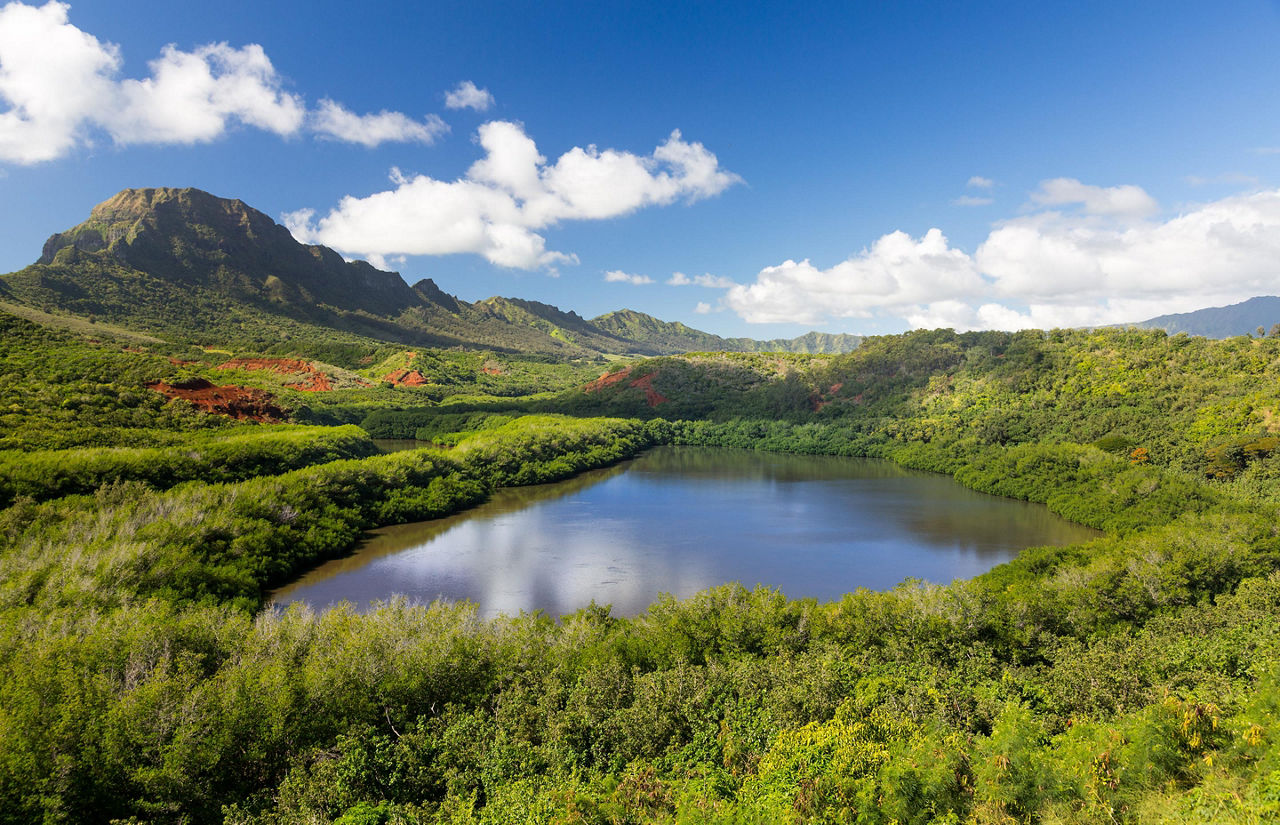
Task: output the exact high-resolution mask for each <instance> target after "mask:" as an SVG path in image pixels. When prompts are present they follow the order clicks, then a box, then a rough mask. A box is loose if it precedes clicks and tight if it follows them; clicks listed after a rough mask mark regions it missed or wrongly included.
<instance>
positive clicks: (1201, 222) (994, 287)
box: [725, 182, 1280, 329]
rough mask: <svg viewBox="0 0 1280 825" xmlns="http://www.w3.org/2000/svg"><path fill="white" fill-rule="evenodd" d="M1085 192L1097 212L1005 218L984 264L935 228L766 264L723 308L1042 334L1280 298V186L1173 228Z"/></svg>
mask: <svg viewBox="0 0 1280 825" xmlns="http://www.w3.org/2000/svg"><path fill="white" fill-rule="evenodd" d="M1048 183H1052V182H1048ZM1133 190H1136V192H1137V193H1140V196H1139V195H1138V194H1135V193H1134V191H1133ZM1040 191H1041V192H1054V191H1058V192H1062V189H1061V188H1058V189H1055V187H1053V186H1042V188H1041V190H1040ZM1099 193H1101V194H1099ZM1075 195H1085V196H1088V198H1092V199H1093V204H1092V205H1090V204H1089V203H1088V202H1087V201H1086V200H1083V199H1081V198H1078V197H1075V196H1073V197H1072V198H1071V199H1070V200H1063V201H1061V202H1069V203H1085V211H1084V212H1082V213H1078V214H1077V213H1072V214H1064V213H1060V212H1057V211H1053V210H1043V211H1040V212H1037V213H1033V214H1030V215H1024V216H1021V217H1017V218H1014V219H1011V220H1007V221H1004V222H1002V223H1000V224H998V225H997V226H996V227H995V229H993V230H992V231H991V232H990V234H989V235H988V236H987V238H986V240H985V241H984V242H983V243H982V244H981V245H980V246H979V247H978V250H977V251H976V252H975V253H974V254H973V255H968V254H966V253H965V252H963V251H961V250H958V249H953V248H951V247H950V246H949V245H948V244H947V241H946V238H944V237H943V236H942V234H941V232H940V231H939V230H937V229H931V230H930V231H929V232H928V233H926V234H925V236H924V238H921V239H920V240H919V241H916V240H914V239H912V238H910V237H909V236H907V235H905V234H904V233H902V232H895V233H891V234H889V235H885V236H884V237H882V238H881V239H880V240H878V241H876V243H875V244H873V245H872V247H871V248H870V249H869V250H864V251H863V252H861V253H860V254H858V255H855V256H853V257H851V258H850V259H849V260H847V261H845V262H843V263H841V264H837V265H836V266H834V267H831V268H829V269H825V270H824V269H820V268H818V267H815V266H813V265H812V264H810V263H809V262H808V261H803V262H801V263H795V262H794V261H786V262H784V263H782V264H780V265H778V266H773V267H766V268H765V269H763V270H761V271H760V273H759V274H758V275H757V276H756V280H755V282H754V283H752V284H749V285H745V286H740V287H735V288H732V289H729V290H728V291H727V293H726V295H725V302H726V303H727V304H728V306H729V307H730V308H731V309H733V310H734V311H736V312H737V313H738V314H739V315H740V316H742V317H743V318H744V319H746V320H747V321H753V322H796V323H810V324H812V323H821V322H824V321H829V320H831V319H836V318H849V317H854V318H859V317H860V318H899V319H903V320H905V321H906V322H907V323H908V324H910V325H911V326H913V327H936V326H946V327H955V328H957V329H1021V328H1042V329H1044V328H1051V327H1056V326H1093V325H1101V324H1112V323H1124V322H1128V321H1140V320H1143V319H1146V318H1150V317H1152V316H1155V315H1161V314H1165V313H1170V312H1186V311H1190V310H1193V309H1198V308H1201V307H1205V306H1214V305H1222V304H1230V303H1236V302H1239V301H1242V300H1244V299H1246V298H1249V297H1252V296H1255V295H1272V294H1276V293H1277V292H1278V291H1280V190H1274V191H1266V192H1256V193H1249V194H1241V195H1235V196H1232V197H1229V198H1224V199H1221V200H1218V201H1213V202H1211V203H1206V204H1203V205H1201V206H1199V207H1196V208H1194V209H1191V210H1189V211H1186V212H1184V213H1182V214H1180V215H1177V216H1175V217H1172V218H1168V219H1166V220H1151V219H1147V218H1142V217H1138V215H1137V213H1139V212H1142V211H1145V209H1146V208H1147V205H1146V204H1145V202H1144V199H1145V198H1147V197H1148V196H1146V193H1145V192H1142V191H1141V190H1140V189H1138V188H1137V187H1114V188H1111V189H1102V188H1100V187H1085V186H1084V185H1083V184H1080V185H1079V187H1078V188H1077V190H1076V192H1075ZM1063 197H1064V198H1065V197H1066V196H1065V195H1063ZM1152 203H1154V202H1152ZM1139 207H1141V208H1139ZM1099 215H1103V216H1106V217H1105V219H1101V218H1100V217H1099Z"/></svg>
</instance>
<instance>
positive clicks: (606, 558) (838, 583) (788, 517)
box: [273, 447, 1100, 616]
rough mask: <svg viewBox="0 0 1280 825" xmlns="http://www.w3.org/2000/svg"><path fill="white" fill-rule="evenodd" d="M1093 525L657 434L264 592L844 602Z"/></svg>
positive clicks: (940, 481)
mask: <svg viewBox="0 0 1280 825" xmlns="http://www.w3.org/2000/svg"><path fill="white" fill-rule="evenodd" d="M1098 535H1100V534H1099V533H1098V532H1097V531H1096V530H1091V529H1089V528H1087V527H1082V526H1080V525H1077V524H1072V523H1071V522H1068V521H1066V520H1064V519H1062V518H1059V517H1058V516H1055V515H1054V514H1053V513H1050V512H1049V511H1048V510H1047V509H1046V508H1044V507H1043V506H1040V505H1036V504H1028V503H1026V502H1022V501H1014V500H1012V499H1005V498H998V497H995V496H989V495H985V494H982V493H976V492H974V491H972V490H968V489H966V488H964V487H961V486H960V485H959V484H957V483H955V482H954V481H952V480H951V479H950V478H948V477H946V476H941V475H937V474H934V473H923V472H917V471H913V470H905V469H903V468H901V467H899V466H897V465H895V464H891V463H889V462H884V461H875V460H870V459H854V458H835V457H831V456H794V455H782V454H776V453H760V452H751V451H745V450H725V449H714V448H702V447H660V448H656V449H653V450H650V451H649V452H647V453H645V454H644V455H642V456H640V457H639V458H637V459H635V460H633V461H627V462H624V463H622V464H619V465H617V466H615V467H610V468H608V469H604V470H596V471H592V472H589V473H585V474H583V475H581V476H578V477H577V478H574V479H571V480H569V481H565V482H561V483H558V484H545V485H540V486H536V487H521V488H516V489H510V490H502V491H499V492H498V493H497V494H496V495H494V497H493V498H492V500H490V501H489V502H488V503H486V504H483V505H481V506H480V507H477V508H475V509H473V510H469V511H467V512H466V513H462V514H460V515H457V516H452V517H449V518H443V519H436V520H434V521H427V522H419V523H417V524H405V525H400V526H397V527H387V528H383V529H380V530H376V531H373V533H372V534H371V537H370V538H369V539H368V540H367V541H365V542H364V543H363V544H361V546H360V548H359V549H358V550H357V551H356V552H355V553H354V554H353V555H350V556H348V557H346V558H342V559H337V560H334V561H331V562H328V563H326V564H324V565H322V566H320V567H318V568H316V569H315V570H312V571H311V572H310V573H308V574H306V575H304V576H303V577H302V578H300V579H299V580H297V581H296V582H294V583H293V584H291V585H289V586H287V587H284V588H282V589H280V590H278V591H276V593H274V594H273V600H274V601H275V603H276V604H280V605H283V604H288V603H289V602H293V601H305V602H308V603H309V604H311V605H312V606H313V607H316V608H323V607H326V606H328V605H331V604H336V603H338V602H341V601H350V602H352V603H353V604H355V605H356V607H357V608H358V609H361V610H364V609H367V608H368V607H369V605H370V603H371V602H373V601H375V600H380V599H387V598H390V597H391V596H392V595H395V594H403V595H405V596H408V597H409V598H410V599H412V600H415V601H421V602H430V601H432V600H433V599H437V598H444V599H453V600H462V599H469V600H471V601H473V602H475V603H476V604H477V605H478V606H479V608H480V612H481V613H482V614H484V615H486V616H496V615H498V614H499V613H507V614H516V613H519V612H520V611H522V610H526V611H528V610H535V609H541V610H545V611H547V612H548V613H550V614H552V615H561V614H564V613H569V612H572V611H574V610H577V609H578V608H580V607H584V606H586V605H587V604H588V603H590V602H591V601H592V600H593V599H594V600H595V601H596V602H597V603H600V604H605V603H611V604H612V605H613V611H614V614H615V615H635V614H637V613H639V612H641V611H643V610H644V608H645V607H647V606H648V605H649V604H650V603H651V602H653V601H654V600H655V599H656V598H657V597H658V596H659V595H660V594H662V593H670V594H672V595H674V596H677V597H683V596H689V595H692V594H694V593H696V592H698V591H699V590H703V589H705V588H707V587H711V586H713V585H717V584H722V583H724V582H730V581H737V582H741V583H742V584H745V585H747V586H748V587H751V586H754V585H755V584H757V583H762V584H766V585H769V586H771V587H777V588H781V590H782V591H783V592H784V593H786V595H787V596H790V597H792V598H798V597H805V596H811V597H815V598H818V599H822V600H828V599H836V598H839V597H840V596H841V595H842V594H844V593H846V592H849V591H851V590H854V589H856V588H859V587H868V588H872V589H877V590H879V589H888V588H891V587H893V586H894V585H896V584H898V583H899V582H901V581H902V580H903V579H905V578H908V577H915V578H921V579H926V580H928V581H934V582H948V581H951V580H952V579H956V578H967V577H970V576H975V575H977V574H979V573H982V572H984V571H986V570H988V569H990V568H991V567H994V566H995V565H997V564H1000V563H1001V562H1005V561H1008V560H1009V559H1011V558H1013V557H1014V556H1016V555H1017V554H1018V551H1019V550H1021V549H1022V548H1024V547H1028V546H1033V545H1043V544H1069V543H1072V542H1078V541H1085V540H1088V539H1090V538H1094V537H1096V536H1098Z"/></svg>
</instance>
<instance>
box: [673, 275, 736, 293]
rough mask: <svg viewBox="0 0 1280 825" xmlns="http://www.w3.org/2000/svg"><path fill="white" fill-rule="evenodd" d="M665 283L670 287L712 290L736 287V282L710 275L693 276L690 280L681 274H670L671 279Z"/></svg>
mask: <svg viewBox="0 0 1280 825" xmlns="http://www.w3.org/2000/svg"><path fill="white" fill-rule="evenodd" d="M667 283H668V284H670V285H671V286H689V285H690V284H692V285H694V286H705V287H710V288H712V289H728V288H729V287H731V286H736V282H735V281H734V280H733V279H731V278H725V277H723V276H721V275H712V274H710V273H707V274H704V275H694V276H693V277H692V278H690V277H689V276H688V275H686V274H684V273H683V272H672V273H671V277H670V278H668V279H667Z"/></svg>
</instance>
